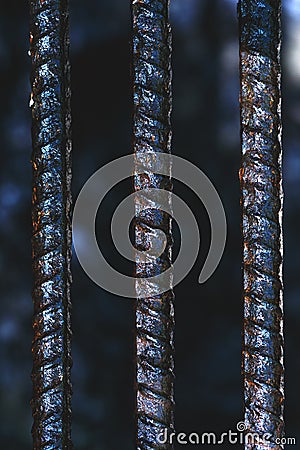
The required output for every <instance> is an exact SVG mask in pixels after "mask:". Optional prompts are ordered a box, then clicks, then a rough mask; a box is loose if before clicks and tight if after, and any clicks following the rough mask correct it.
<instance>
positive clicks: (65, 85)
mask: <svg viewBox="0 0 300 450" xmlns="http://www.w3.org/2000/svg"><path fill="white" fill-rule="evenodd" d="M68 20H69V18H68V3H67V1H63V0H36V1H30V55H31V60H32V73H31V84H32V94H31V100H30V106H31V108H32V144H33V153H32V165H33V196H32V223H33V238H32V251H33V283H34V286H33V302H34V318H33V330H34V338H33V346H32V353H33V371H32V380H33V399H32V411H33V419H34V423H33V427H32V435H33V448H34V449H35V450H41V449H53V450H54V449H71V448H72V444H71V437H70V428H71V384H70V367H71V356H70V336H71V331H70V283H71V272H70V257H71V228H70V208H71V195H70V182H71V168H70V167H71V166H70V152H71V140H70V123H71V120H70V86H69V73H70V67H69V59H68V53H69V31H68V27H69V26H68Z"/></svg>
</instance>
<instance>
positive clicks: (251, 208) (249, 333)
mask: <svg viewBox="0 0 300 450" xmlns="http://www.w3.org/2000/svg"><path fill="white" fill-rule="evenodd" d="M238 10H239V24H240V73H241V92H240V101H241V138H242V165H241V170H240V180H241V189H242V214H243V227H242V232H243V258H244V265H243V267H244V352H243V373H244V400H245V425H246V433H247V432H252V433H257V434H258V435H259V437H260V439H262V438H263V435H264V434H265V433H268V434H269V438H268V439H270V441H271V443H270V444H269V445H267V444H264V443H263V442H262V441H261V442H260V443H259V442H256V443H253V442H251V440H250V441H249V442H247V440H246V444H245V448H246V449H257V450H263V449H267V448H268V449H270V448H272V449H280V448H282V446H281V445H279V444H278V443H276V439H277V438H281V437H282V436H283V428H284V423H283V400H284V394H283V392H284V391H283V298H282V294H283V292H282V289H283V286H282V221H281V215H282V200H283V193H282V167H281V158H282V149H281V85H280V83H281V69H280V43H281V34H280V30H281V28H280V17H281V2H280V1H275V0H264V1H256V0H240V2H239V8H238Z"/></svg>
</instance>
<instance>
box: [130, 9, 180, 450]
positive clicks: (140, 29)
mask: <svg viewBox="0 0 300 450" xmlns="http://www.w3.org/2000/svg"><path fill="white" fill-rule="evenodd" d="M168 14H169V1H168V0H133V1H132V26H133V95H134V144H133V145H134V152H135V155H136V156H138V155H140V154H142V153H144V152H149V151H150V152H157V153H161V152H167V153H168V152H170V149H171V124H170V113H171V29H170V25H169V20H168ZM147 188H156V189H164V190H169V191H171V190H172V183H171V179H170V177H166V176H160V175H157V174H155V173H153V172H152V171H151V168H150V167H149V169H148V170H145V174H142V175H137V174H136V175H135V177H134V189H135V191H139V190H141V189H147ZM143 201H144V202H145V203H146V202H147V199H146V196H145V197H142V198H141V201H140V202H137V204H136V219H135V223H134V232H135V246H136V248H137V249H138V250H140V251H144V250H149V248H150V247H151V240H152V239H153V237H154V238H155V236H156V233H157V230H161V231H163V232H164V233H165V236H166V247H165V250H164V252H163V253H162V255H161V256H160V257H159V258H157V259H153V260H152V261H148V262H146V261H143V259H142V258H140V257H137V258H136V276H137V277H145V276H153V275H156V274H160V273H162V272H163V271H164V270H166V269H167V268H169V267H170V264H171V246H172V234H171V219H170V217H169V216H168V215H167V214H166V213H164V212H162V211H159V209H156V208H155V205H153V208H152V209H148V210H146V211H141V210H142V208H143ZM145 290H148V291H147V292H143V295H144V294H145V293H146V295H147V297H146V298H137V306H136V327H137V336H136V358H137V443H136V445H137V448H138V449H154V448H155V449H169V448H172V445H170V444H168V443H166V444H161V443H159V442H158V440H157V436H158V435H159V433H160V432H161V431H163V430H165V429H167V430H168V433H170V432H172V431H173V430H174V424H173V420H174V419H173V410H174V400H173V379H174V374H173V352H174V350H173V328H174V308H173V299H174V294H173V291H172V290H171V289H170V290H169V291H168V292H165V293H164V294H161V295H155V285H153V284H152V285H150V284H149V285H148V286H147V285H145ZM138 295H139V292H137V297H138Z"/></svg>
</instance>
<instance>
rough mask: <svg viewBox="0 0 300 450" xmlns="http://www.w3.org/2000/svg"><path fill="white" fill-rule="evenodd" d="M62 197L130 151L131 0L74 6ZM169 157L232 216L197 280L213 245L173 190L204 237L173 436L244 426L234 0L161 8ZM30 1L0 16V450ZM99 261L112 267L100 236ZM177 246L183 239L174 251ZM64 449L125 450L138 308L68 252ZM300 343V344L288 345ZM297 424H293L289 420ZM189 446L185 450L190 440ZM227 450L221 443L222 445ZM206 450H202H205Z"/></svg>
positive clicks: (10, 350) (106, 212) (17, 320)
mask: <svg viewBox="0 0 300 450" xmlns="http://www.w3.org/2000/svg"><path fill="white" fill-rule="evenodd" d="M70 3H71V6H70V7H71V62H72V91H73V98H72V108H73V112H72V114H73V142H74V144H73V149H74V151H73V195H74V198H76V196H77V195H78V193H79V191H80V189H81V187H82V186H83V184H84V182H85V181H86V180H87V179H88V178H89V176H90V175H91V174H92V173H93V172H94V171H95V170H96V169H98V168H99V167H100V166H102V165H104V164H105V163H106V162H108V161H111V160H113V159H114V158H116V157H119V156H122V155H125V154H128V153H130V152H131V91H130V7H129V6H130V5H129V4H130V2H129V0H127V1H125V0H109V1H108V0H85V1H84V2H83V1H79V0H72V1H71V2H70ZM171 21H172V26H173V45H174V52H173V95H174V107H173V114H172V123H173V129H174V136H173V153H174V154H176V155H180V156H183V157H185V158H187V159H189V160H190V161H192V162H193V163H195V164H196V165H197V166H198V167H200V168H201V169H202V170H203V171H204V172H205V173H206V174H207V175H208V176H209V177H210V179H211V180H212V181H213V182H214V184H215V186H216V188H217V190H218V192H219V194H220V196H221V199H222V201H223V203H224V207H225V210H226V214H227V220H228V241H227V246H226V250H225V253H224V257H223V259H222V262H221V264H220V266H219V268H218V269H217V271H216V272H215V274H214V275H213V277H212V278H211V279H210V280H209V281H208V282H207V283H205V284H204V285H198V284H197V281H196V280H197V276H198V274H199V272H200V269H201V266H202V264H203V261H204V259H205V256H206V253H207V249H208V245H209V224H208V219H207V216H206V213H205V211H204V209H203V207H202V205H201V204H200V203H198V201H197V199H196V198H195V197H194V196H193V194H192V193H191V192H189V190H188V189H187V188H185V187H184V186H181V185H180V184H179V183H175V193H177V194H178V195H180V196H181V197H182V198H183V199H184V200H185V201H186V202H187V203H188V204H189V205H190V207H191V208H192V209H193V211H194V213H195V215H196V216H197V219H198V222H199V226H200V229H201V235H202V236H201V237H202V247H201V251H200V255H199V261H198V262H197V264H196V266H195V268H194V269H193V270H192V272H191V273H190V275H189V276H188V277H187V278H186V279H185V280H184V281H183V282H182V283H181V285H179V286H178V287H177V288H176V290H175V293H176V304H175V306H176V336H175V341H176V342H175V344H176V387H175V397H176V403H177V409H176V427H177V430H178V431H184V432H187V433H189V432H192V431H194V432H198V433H201V432H205V431H214V432H216V433H221V432H226V431H227V430H228V429H232V430H235V427H236V424H237V422H238V421H240V420H242V418H243V413H242V380H241V374H240V372H241V371H240V365H241V343H242V338H241V327H242V301H241V290H242V285H241V249H240V208H239V181H238V169H239V164H240V149H239V105H238V91H239V74H238V29H237V15H236V1H232V0H171ZM283 31H284V39H283V124H284V128H283V129H284V135H283V137H284V139H283V146H284V189H285V214H284V230H285V235H284V243H285V265H284V277H285V318H286V320H285V336H286V358H285V363H286V434H287V436H293V437H297V438H298V440H299V439H300V428H299V427H300V426H299V419H298V411H299V401H300V398H299V383H298V379H299V375H300V358H299V335H300V327H299V324H300V298H299V294H300V277H299V264H298V261H299V259H300V258H299V257H300V239H299V231H298V230H299V228H300V195H299V188H300V127H299V125H300V0H285V1H284V2H283ZM28 35H29V29H28V4H27V2H25V1H20V0H18V1H17V0H10V1H9V2H6V3H5V4H3V5H2V8H1V17H0V81H1V84H0V86H1V99H2V100H1V106H0V146H1V165H0V173H1V178H0V239H1V242H0V274H1V303H0V305H1V306H0V396H1V418H0V448H1V449H2V448H3V449H4V448H5V449H10V450H20V449H22V450H28V449H30V448H31V436H30V428H31V423H32V419H31V410H30V406H29V401H30V398H31V390H32V387H31V380H30V371H31V354H30V347H31V339H32V331H31V315H32V302H31V284H32V280H31V247H30V234H31V231H30V230H31V225H30V203H31V165H30V154H31V137H30V110H29V107H28V103H29V95H30V84H29V73H30V60H29V57H28V56H27V51H28V47H29V44H28ZM129 192H130V185H129V183H127V184H126V183H125V184H124V186H123V187H122V186H121V187H120V186H119V187H117V188H115V189H114V190H112V192H111V194H110V195H109V196H108V198H107V199H106V200H105V202H104V203H103V206H102V207H101V209H100V212H99V215H98V216H99V217H98V222H99V223H100V222H101V221H102V222H103V221H104V222H103V223H107V225H108V224H109V217H110V215H111V214H112V212H113V209H114V208H115V207H116V205H117V204H118V203H119V202H120V198H122V197H124V196H125V195H127V194H126V193H129ZM102 245H103V251H104V252H105V253H106V255H107V257H108V259H109V258H110V259H111V262H112V264H114V266H115V267H118V256H117V255H116V253H115V252H113V249H112V244H111V242H110V240H109V234H108V232H107V234H105V235H104V237H102ZM176 246H177V247H178V242H177V243H176ZM73 277H74V282H73V287H72V298H73V324H72V328H73V333H74V337H73V364H74V365H73V372H72V376H73V388H74V395H73V439H74V443H75V448H76V449H77V450H117V449H124V450H132V449H134V397H133V376H134V360H133V348H134V302H133V301H131V300H126V299H121V298H117V297H114V296H113V295H110V294H108V293H106V292H105V291H103V290H102V289H100V288H98V287H97V286H96V285H94V284H93V282H92V281H90V279H89V278H88V277H87V276H86V275H85V274H84V272H83V271H82V269H81V268H80V266H79V264H78V261H77V259H76V257H75V256H74V258H73ZM297 346H298V348H297ZM297 419H298V420H297ZM186 447H188V446H186ZM227 447H228V448H231V447H232V446H229V445H228V444H227V445H226V444H224V445H223V448H227ZM203 448H205V447H203Z"/></svg>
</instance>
